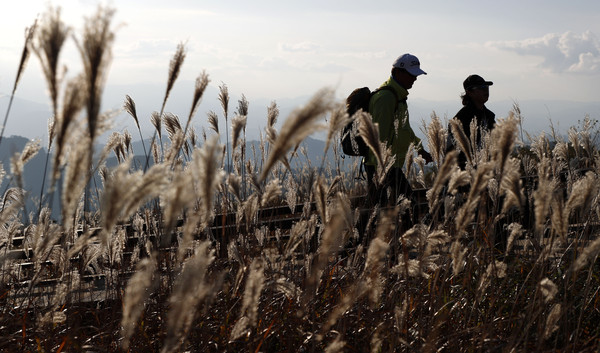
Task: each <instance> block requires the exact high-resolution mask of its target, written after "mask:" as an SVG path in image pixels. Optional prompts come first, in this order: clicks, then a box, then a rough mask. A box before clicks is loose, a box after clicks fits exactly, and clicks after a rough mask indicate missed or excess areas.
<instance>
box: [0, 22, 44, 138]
mask: <svg viewBox="0 0 600 353" xmlns="http://www.w3.org/2000/svg"><path fill="white" fill-rule="evenodd" d="M36 29H37V20H35V21H34V22H33V25H32V26H31V27H29V28H26V29H25V44H24V45H23V51H22V52H21V61H20V62H19V68H18V69H17V75H16V77H15V83H14V84H13V88H12V92H11V94H10V100H9V101H8V108H7V109H6V113H5V115H4V122H3V123H2V129H1V130H0V144H2V137H4V130H5V129H6V123H7V122H8V116H9V115H10V108H11V106H12V102H13V99H14V98H15V92H16V91H17V87H18V86H19V81H20V79H21V76H22V75H23V72H25V67H26V66H27V61H28V60H29V53H30V52H29V47H30V44H31V43H32V41H33V37H34V34H35V32H36Z"/></svg>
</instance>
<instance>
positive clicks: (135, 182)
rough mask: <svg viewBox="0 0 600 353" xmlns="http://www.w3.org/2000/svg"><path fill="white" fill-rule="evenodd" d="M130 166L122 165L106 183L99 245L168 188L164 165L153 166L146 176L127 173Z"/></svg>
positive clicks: (138, 173) (139, 173)
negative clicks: (144, 205)
mask: <svg viewBox="0 0 600 353" xmlns="http://www.w3.org/2000/svg"><path fill="white" fill-rule="evenodd" d="M129 170H130V162H129V160H128V161H127V162H125V163H121V164H120V165H119V166H117V168H116V169H115V170H114V172H113V174H112V175H111V177H110V178H109V179H108V180H107V181H106V187H105V189H104V194H103V197H102V214H101V224H102V236H101V239H102V242H103V244H105V245H106V244H107V243H108V237H109V235H110V234H111V232H112V229H113V228H114V227H115V226H116V224H117V222H118V221H119V220H121V219H126V218H128V217H130V216H131V215H133V214H134V213H135V211H136V210H137V209H138V208H139V207H140V206H141V205H143V204H144V202H146V201H148V200H151V199H153V198H154V197H156V196H158V195H159V194H160V192H161V191H162V189H163V187H164V186H166V185H167V176H168V173H167V170H166V167H165V165H162V164H157V165H154V166H152V167H151V168H150V169H149V170H148V172H147V173H144V172H143V171H136V172H133V173H130V172H129Z"/></svg>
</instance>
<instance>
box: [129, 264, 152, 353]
mask: <svg viewBox="0 0 600 353" xmlns="http://www.w3.org/2000/svg"><path fill="white" fill-rule="evenodd" d="M155 271H156V259H155V257H154V256H151V257H147V258H144V259H142V260H141V261H140V262H138V264H137V265H136V271H135V273H134V274H133V276H132V277H131V278H130V279H129V281H128V282H127V288H125V295H124V296H123V315H122V317H121V327H122V329H121V336H122V337H123V342H122V343H121V345H122V347H123V349H125V350H127V349H129V342H130V340H131V336H133V334H134V333H135V329H136V327H137V324H138V321H139V319H140V316H141V315H142V313H143V311H144V307H145V304H146V300H147V299H148V297H149V296H150V294H151V293H152V290H153V287H154V284H155V283H156V282H155V281H154V277H155V275H154V273H155Z"/></svg>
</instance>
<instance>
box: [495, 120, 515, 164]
mask: <svg viewBox="0 0 600 353" xmlns="http://www.w3.org/2000/svg"><path fill="white" fill-rule="evenodd" d="M517 123H518V122H517V119H516V118H515V116H514V114H513V113H512V112H511V113H510V114H509V116H508V118H507V119H506V120H500V121H499V122H498V124H497V125H496V127H495V128H494V130H492V132H491V133H492V141H494V142H493V146H494V149H493V150H492V151H493V152H492V154H493V159H494V160H495V161H496V170H497V172H498V173H499V174H500V175H502V174H503V173H504V167H505V165H506V161H507V160H508V158H509V155H510V153H511V152H512V150H513V147H514V145H515V141H516V138H517V129H518V125H517Z"/></svg>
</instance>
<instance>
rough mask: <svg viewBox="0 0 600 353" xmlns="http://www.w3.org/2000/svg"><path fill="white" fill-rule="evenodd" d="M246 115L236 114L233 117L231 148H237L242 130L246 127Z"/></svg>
mask: <svg viewBox="0 0 600 353" xmlns="http://www.w3.org/2000/svg"><path fill="white" fill-rule="evenodd" d="M246 120H247V116H246V115H236V116H234V117H233V119H231V149H232V150H233V151H235V150H236V148H237V146H238V142H239V141H240V135H241V132H242V130H244V129H245V128H246Z"/></svg>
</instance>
